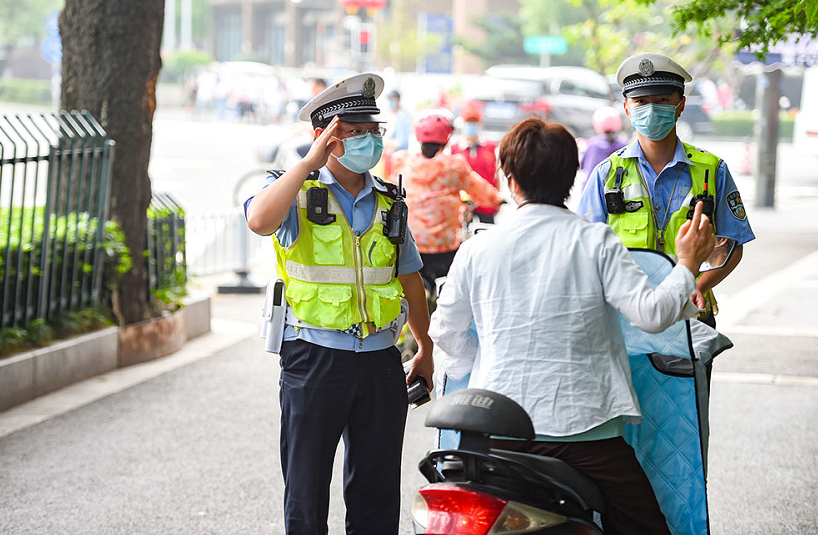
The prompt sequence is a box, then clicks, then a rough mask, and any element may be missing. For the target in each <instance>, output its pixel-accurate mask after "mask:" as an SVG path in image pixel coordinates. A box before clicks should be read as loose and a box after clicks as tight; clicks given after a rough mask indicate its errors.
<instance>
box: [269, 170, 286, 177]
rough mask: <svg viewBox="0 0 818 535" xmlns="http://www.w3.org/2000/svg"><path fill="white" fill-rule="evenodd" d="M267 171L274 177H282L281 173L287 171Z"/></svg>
mask: <svg viewBox="0 0 818 535" xmlns="http://www.w3.org/2000/svg"><path fill="white" fill-rule="evenodd" d="M267 173H268V174H269V175H270V176H272V177H273V178H281V175H283V174H284V173H286V171H285V170H284V169H268V170H267Z"/></svg>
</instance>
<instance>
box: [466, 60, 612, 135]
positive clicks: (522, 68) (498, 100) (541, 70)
mask: <svg viewBox="0 0 818 535" xmlns="http://www.w3.org/2000/svg"><path fill="white" fill-rule="evenodd" d="M468 96H469V97H471V98H473V99H475V100H479V101H481V102H482V103H483V124H484V127H485V130H486V131H487V132H488V133H489V134H494V135H496V136H497V137H500V136H501V135H502V134H503V133H504V132H505V131H506V130H507V129H508V128H509V127H510V126H512V125H514V124H516V123H518V122H519V121H521V120H523V119H525V118H527V117H531V116H534V115H539V116H544V115H546V114H547V117H548V120H549V121H552V122H556V123H560V124H562V125H563V126H565V127H566V128H567V129H568V130H569V131H570V132H571V133H572V134H573V135H574V136H577V137H590V136H593V135H594V126H593V121H592V116H593V114H594V112H595V111H596V110H597V109H599V108H600V107H602V106H610V105H611V104H612V103H613V97H612V95H611V92H610V88H609V87H608V83H607V82H606V80H605V77H604V76H602V75H600V74H598V73H597V72H595V71H592V70H590V69H586V68H584V67H533V66H527V65H496V66H494V67H491V68H489V69H488V70H486V72H485V74H484V75H483V76H482V77H481V78H480V79H479V80H478V82H477V84H475V87H474V89H473V94H472V95H468Z"/></svg>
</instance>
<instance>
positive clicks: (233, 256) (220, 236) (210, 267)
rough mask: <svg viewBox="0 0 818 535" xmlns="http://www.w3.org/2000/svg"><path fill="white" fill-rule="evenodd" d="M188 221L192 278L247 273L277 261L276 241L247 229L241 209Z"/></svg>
mask: <svg viewBox="0 0 818 535" xmlns="http://www.w3.org/2000/svg"><path fill="white" fill-rule="evenodd" d="M185 221H186V225H187V226H186V236H187V267H188V272H189V273H190V274H192V275H212V274H215V273H223V272H226V271H236V272H242V271H244V272H247V271H249V270H250V268H252V267H253V266H256V265H258V264H260V263H262V262H272V261H274V259H275V250H274V248H273V240H272V239H270V238H262V237H260V236H257V235H255V234H253V233H252V232H251V231H250V230H249V229H248V228H247V222H246V221H245V219H244V211H243V209H242V208H241V207H237V208H235V209H233V210H229V211H224V212H217V213H209V214H199V215H196V214H193V215H188V216H187V217H186V218H185Z"/></svg>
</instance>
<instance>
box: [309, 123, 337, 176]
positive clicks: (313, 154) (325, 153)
mask: <svg viewBox="0 0 818 535" xmlns="http://www.w3.org/2000/svg"><path fill="white" fill-rule="evenodd" d="M337 129H338V116H337V115H336V116H335V117H334V118H333V119H332V121H330V123H329V125H327V127H326V128H324V131H323V132H321V134H320V135H319V136H318V137H317V138H315V141H313V142H312V146H311V147H310V150H309V152H307V155H306V156H304V158H303V160H302V162H304V164H305V165H307V166H308V167H309V170H310V171H315V170H316V169H321V168H322V167H324V166H325V165H326V164H327V160H329V155H330V153H331V152H332V151H333V150H334V149H335V146H336V144H337V143H339V141H337V139H333V136H334V135H335V132H336V130H337Z"/></svg>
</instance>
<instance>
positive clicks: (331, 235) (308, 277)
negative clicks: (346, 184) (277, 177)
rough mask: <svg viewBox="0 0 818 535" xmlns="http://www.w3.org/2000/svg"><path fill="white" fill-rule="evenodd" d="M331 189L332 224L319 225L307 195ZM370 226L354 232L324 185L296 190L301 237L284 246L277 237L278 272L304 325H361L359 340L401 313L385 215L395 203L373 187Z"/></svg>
mask: <svg viewBox="0 0 818 535" xmlns="http://www.w3.org/2000/svg"><path fill="white" fill-rule="evenodd" d="M310 188H322V189H327V190H328V191H327V193H328V198H329V199H328V207H327V208H328V213H329V214H330V215H334V216H335V217H334V219H335V220H334V221H333V222H331V223H329V224H326V225H319V224H316V223H313V222H312V221H310V220H309V219H307V191H308V190H309V189H310ZM373 193H374V195H375V199H376V205H375V210H374V213H373V216H372V222H371V223H370V225H369V227H368V228H367V229H366V231H365V232H363V233H361V234H356V233H355V231H354V230H353V229H352V225H351V224H350V223H349V221H348V220H347V218H346V215H345V214H344V211H343V209H342V208H341V205H340V203H339V202H338V200H337V199H336V198H335V196H334V195H333V194H332V191H330V190H329V188H328V187H327V186H326V185H325V184H321V183H320V182H318V181H317V180H306V181H305V182H304V185H303V186H302V187H301V190H300V191H299V192H298V237H297V238H296V240H295V241H294V242H293V243H292V245H290V246H289V247H284V246H282V245H281V243H280V242H279V241H278V238H276V237H275V235H274V236H273V242H274V244H275V249H276V262H277V263H276V272H277V274H278V276H279V277H281V279H283V280H284V283H285V285H286V299H287V303H288V304H289V306H290V307H292V310H293V313H294V314H295V316H296V317H297V318H298V319H300V320H301V321H303V322H305V323H308V324H310V325H316V326H319V327H324V328H327V329H338V330H346V329H348V328H350V327H351V326H353V325H355V324H361V325H362V330H361V331H362V332H361V337H362V338H365V337H366V336H368V335H370V334H372V333H373V332H374V331H373V330H372V326H373V325H374V327H376V328H380V327H383V326H385V325H388V324H389V323H391V322H392V321H393V320H395V319H396V318H397V317H398V314H399V313H400V306H401V303H400V299H401V296H402V295H403V288H402V287H401V285H400V281H399V280H398V279H397V277H396V269H395V263H396V262H397V260H398V254H397V247H396V246H395V244H393V243H392V242H390V241H389V239H388V238H387V237H386V236H384V233H383V229H384V220H385V214H386V213H387V212H388V211H389V209H390V207H391V206H392V202H393V199H392V198H390V197H388V196H387V195H386V194H384V193H382V192H380V191H378V190H375V189H373Z"/></svg>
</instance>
